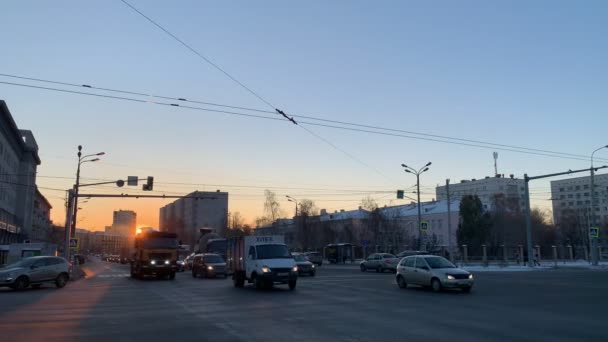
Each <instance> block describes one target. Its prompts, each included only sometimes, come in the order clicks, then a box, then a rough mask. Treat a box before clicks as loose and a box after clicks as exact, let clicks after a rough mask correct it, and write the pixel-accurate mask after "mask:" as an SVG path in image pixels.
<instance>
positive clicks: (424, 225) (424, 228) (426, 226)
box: [420, 221, 429, 232]
mask: <svg viewBox="0 0 608 342" xmlns="http://www.w3.org/2000/svg"><path fill="white" fill-rule="evenodd" d="M420 230H422V231H423V232H426V231H427V230H429V221H420Z"/></svg>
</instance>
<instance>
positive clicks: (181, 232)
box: [159, 190, 228, 246]
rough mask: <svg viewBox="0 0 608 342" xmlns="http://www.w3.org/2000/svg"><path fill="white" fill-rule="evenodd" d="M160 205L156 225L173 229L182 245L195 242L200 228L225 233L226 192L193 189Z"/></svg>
mask: <svg viewBox="0 0 608 342" xmlns="http://www.w3.org/2000/svg"><path fill="white" fill-rule="evenodd" d="M188 196H190V197H199V199H196V198H180V199H178V200H177V201H174V202H173V203H170V204H167V205H166V206H164V207H162V208H160V219H159V226H160V227H159V228H160V230H161V231H166V232H172V233H176V234H177V235H178V239H180V240H181V242H182V244H185V245H191V246H194V245H196V242H197V241H198V238H199V229H200V228H211V229H213V230H214V232H215V233H217V234H220V235H222V236H223V235H224V234H225V231H226V226H227V223H228V193H227V192H220V191H219V190H218V191H217V192H203V191H195V192H193V193H190V194H189V195H188Z"/></svg>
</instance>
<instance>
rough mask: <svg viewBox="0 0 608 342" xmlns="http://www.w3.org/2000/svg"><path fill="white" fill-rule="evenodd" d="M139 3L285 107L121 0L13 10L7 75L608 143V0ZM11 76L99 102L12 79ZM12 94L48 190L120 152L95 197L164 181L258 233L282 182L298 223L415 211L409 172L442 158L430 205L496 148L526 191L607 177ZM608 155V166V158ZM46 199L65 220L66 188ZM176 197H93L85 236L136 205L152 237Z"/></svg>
mask: <svg viewBox="0 0 608 342" xmlns="http://www.w3.org/2000/svg"><path fill="white" fill-rule="evenodd" d="M128 2H129V3H131V4H132V5H133V6H135V7H137V8H138V9H139V10H140V11H142V12H143V13H145V14H146V15H147V16H149V17H151V18H153V19H154V20H155V21H157V22H158V23H159V24H161V25H162V26H164V27H165V28H166V29H167V30H169V31H171V32H172V33H173V34H174V35H176V36H177V37H179V38H180V39H182V40H183V41H184V42H187V44H189V45H190V46H191V47H193V48H194V49H196V50H197V51H198V52H199V53H201V54H202V55H203V56H205V57H206V58H207V59H209V60H210V61H212V62H213V63H215V64H216V65H218V66H220V67H221V68H222V69H223V70H225V71H226V72H227V73H228V74H230V75H232V77H234V78H235V79H237V80H238V81H239V82H241V83H242V84H244V85H246V87H248V88H249V89H251V90H252V91H253V92H255V93H256V94H258V95H259V96H260V97H262V98H263V99H264V100H265V101H266V102H268V103H269V104H271V105H272V107H270V106H268V104H267V103H264V102H263V101H261V100H260V99H258V98H257V97H256V96H254V95H252V94H251V93H250V92H249V91H247V90H246V89H244V88H243V87H241V86H240V85H238V84H237V83H236V82H234V81H233V80H231V79H230V78H228V77H227V76H226V75H225V74H223V73H222V72H220V71H218V70H217V69H215V68H214V67H213V66H211V65H210V64H208V63H207V62H205V61H204V60H203V59H202V58H200V57H198V56H197V55H195V54H193V53H192V52H191V51H189V50H188V49H186V48H185V47H184V46H182V45H180V44H179V43H178V42H176V41H175V40H173V39H172V38H171V37H169V36H168V35H166V34H165V33H164V32H162V31H161V30H160V29H158V28H157V27H155V26H153V25H152V24H151V23H150V22H148V21H146V20H145V19H144V18H143V17H141V16H140V15H138V14H137V13H136V12H134V11H133V10H132V9H130V8H129V7H127V6H126V5H125V4H124V3H122V2H121V1H119V0H115V1H101V0H96V1H86V2H83V1H75V0H74V1H67V0H58V1H52V2H51V1H33V0H20V1H6V2H4V3H3V5H2V11H1V12H0V19H1V20H0V39H1V41H2V42H3V44H2V46H3V52H2V53H1V54H0V74H5V75H7V74H8V75H17V76H24V77H31V78H39V79H45V80H53V81H60V82H68V83H74V84H88V85H92V86H96V87H103V88H111V89H121V90H128V91H133V92H138V93H144V94H155V95H162V96H168V97H175V98H185V99H189V100H197V101H203V102H211V103H220V104H226V105H230V106H239V107H247V108H254V109H259V110H271V109H272V108H273V107H274V108H279V109H281V110H284V111H285V112H286V113H288V114H290V115H296V116H298V115H299V116H311V117H316V118H323V119H327V120H336V121H343V122H351V123H359V124H365V125H371V126H381V127H387V128H391V129H399V130H405V131H410V132H418V133H425V134H434V135H442V136H449V137H456V138H461V139H469V140H477V141H485V142H492V143H496V144H505V145H516V146H523V147H528V148H535V149H543V150H551V151H559V152H563V153H571V154H576V155H584V156H589V155H590V154H591V151H593V150H594V149H596V148H598V147H600V146H602V145H606V144H608V137H606V128H607V127H608V115H606V108H607V107H608V97H607V96H606V89H607V83H608V40H606V37H607V36H608V25H606V20H607V18H608V3H607V2H605V1H585V2H575V1H534V2H529V1H493V2H488V1H459V2H454V1H424V2H421V1H377V2H368V1H306V2H286V1H260V2H253V1H170V2H169V1H143V0H128ZM0 82H12V83H19V84H28V85H36V86H46V87H55V88H61V89H69V90H75V91H89V92H93V90H91V89H87V88H70V87H67V86H63V85H57V84H54V85H53V84H44V83H39V82H34V81H27V80H21V79H15V78H10V77H7V76H0ZM94 92H95V93H96V94H105V95H114V96H125V97H131V98H137V99H145V100H150V98H148V97H138V96H135V95H125V94H118V93H113V94H112V93H108V92H102V91H94ZM0 99H2V100H4V101H6V103H7V105H8V107H9V109H10V111H11V113H12V115H13V117H14V119H15V121H16V123H17V125H18V126H19V127H20V128H21V129H29V130H32V131H33V133H34V135H35V137H36V140H37V142H38V144H39V147H40V157H41V159H42V164H41V165H40V166H39V168H38V178H37V183H38V185H39V186H40V187H46V188H55V189H67V188H70V187H71V184H73V183H74V177H75V172H76V164H77V159H76V152H77V150H76V147H77V146H78V145H82V146H83V152H84V153H85V154H91V153H97V152H101V151H103V152H105V155H104V156H102V157H101V160H100V161H99V162H96V163H86V164H84V165H83V167H82V171H81V176H82V177H83V180H82V182H83V183H86V182H96V181H97V179H102V180H116V179H126V177H127V176H129V175H131V176H139V177H146V176H154V179H155V186H154V193H155V194H162V193H166V194H186V193H188V192H191V191H194V190H201V191H203V190H208V191H215V190H222V191H228V192H229V193H230V201H229V210H230V211H231V212H240V213H241V214H242V215H243V216H244V217H245V218H246V220H248V221H249V222H253V220H254V218H255V217H258V216H262V215H263V200H264V197H263V195H264V189H266V188H269V189H271V190H273V191H274V192H275V193H276V195H277V198H279V199H280V203H281V208H282V209H283V211H284V215H285V216H291V215H292V214H293V210H294V205H293V203H290V202H287V201H286V198H285V196H286V195H290V196H292V197H295V198H297V199H298V200H301V199H304V198H309V199H312V200H314V201H315V203H316V205H317V207H319V208H325V209H328V210H339V209H347V210H348V209H356V208H357V206H358V205H359V203H360V202H361V199H362V198H363V197H365V196H368V195H369V196H371V197H372V198H375V199H376V200H377V201H378V203H379V204H380V205H390V204H403V203H409V200H397V199H396V198H395V191H396V190H397V189H406V190H407V191H408V193H409V195H410V196H414V194H412V193H411V192H412V190H413V188H412V186H413V185H414V184H415V183H416V180H415V177H413V176H412V175H410V174H406V173H404V172H403V169H402V168H401V166H400V165H401V164H402V163H405V164H408V165H411V166H414V167H421V166H423V165H424V164H426V163H427V162H428V161H431V162H432V163H433V164H432V165H431V167H430V170H429V171H428V172H427V173H425V174H423V175H422V177H421V185H422V189H421V195H422V199H423V200H431V199H432V198H434V197H435V194H434V187H435V186H436V185H438V184H444V183H445V180H446V179H447V178H450V179H451V180H452V182H454V181H456V182H457V181H459V180H461V179H471V178H482V177H484V176H491V175H492V174H493V173H494V166H493V157H492V152H494V151H496V152H498V153H499V157H498V171H499V173H503V174H505V175H508V174H514V175H515V177H518V178H521V177H523V175H524V173H527V174H528V175H531V176H533V175H539V174H546V173H554V172H561V171H566V170H568V169H573V170H574V169H579V168H585V167H589V161H588V160H574V159H566V158H556V157H549V156H541V155H534V154H524V153H517V152H512V151H504V150H498V149H492V148H479V147H474V146H463V145H455V144H446V143H441V142H437V141H428V140H420V139H411V138H405V137H395V136H387V135H377V134H370V133H366V132H356V131H347V130H337V129H332V128H328V127H320V126H311V125H306V124H300V125H299V126H296V125H293V124H291V123H290V122H288V121H286V120H264V119H259V118H251V117H239V116H234V115H226V114H222V113H217V112H205V111H201V110H191V109H185V108H177V107H173V106H159V105H154V104H150V103H141V102H133V101H124V100H117V99H109V98H100V97H93V96H85V95H77V94H70V93H61V92H56V91H48V90H42V89H32V88H25V87H19V86H14V85H6V84H0ZM159 101H161V100H159ZM161 102H167V103H174V102H175V101H170V100H162V101H161ZM191 105H193V106H197V107H206V108H214V109H221V108H219V107H211V106H207V105H201V104H191ZM224 110H225V109H224ZM233 111H237V110H233ZM241 112H242V111H241ZM248 113H253V112H248ZM257 114H258V115H265V116H271V117H276V118H279V117H278V116H273V114H268V113H259V112H258V113H257ZM296 120H303V121H309V122H310V120H305V119H302V118H296ZM393 133H394V132H393ZM399 134H403V133H399ZM596 158H600V159H601V158H604V160H603V161H602V160H599V161H598V162H596V164H601V163H602V162H605V163H608V150H603V151H600V152H598V153H596ZM600 172H602V171H600ZM170 183H182V184H170ZM83 189H84V188H83ZM87 190H89V191H91V192H93V191H94V192H95V193H112V194H118V193H141V191H136V190H135V188H127V187H124V188H117V187H115V186H112V185H108V186H103V187H89V188H87ZM41 192H42V193H43V194H44V195H45V196H47V198H48V199H49V200H50V202H51V204H52V205H53V211H52V219H53V221H54V222H55V223H58V224H62V223H63V221H64V219H65V210H64V206H63V204H64V197H65V193H64V192H62V191H54V190H46V189H42V190H41ZM81 192H83V191H82V190H81ZM550 196H551V194H550V188H549V180H546V181H537V182H534V183H531V198H532V205H533V206H535V207H540V208H542V209H548V208H550V206H551V201H550ZM169 202H170V200H143V199H140V200H134V199H128V200H124V199H120V200H119V199H97V198H96V199H91V200H89V201H88V202H87V203H82V204H81V205H80V206H81V207H82V209H81V210H80V211H79V219H81V221H79V223H78V226H79V227H83V228H88V229H92V230H102V229H103V228H104V226H106V225H110V224H111V221H112V211H114V210H118V209H130V210H135V211H136V212H137V214H138V223H139V224H140V225H145V226H153V227H154V226H157V225H158V217H159V213H158V209H159V207H161V206H163V205H166V204H168V203H169Z"/></svg>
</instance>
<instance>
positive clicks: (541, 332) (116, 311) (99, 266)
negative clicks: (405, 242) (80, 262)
mask: <svg viewBox="0 0 608 342" xmlns="http://www.w3.org/2000/svg"><path fill="white" fill-rule="evenodd" d="M86 271H87V274H88V277H87V278H86V279H83V280H80V281H77V282H74V283H70V284H69V285H68V286H67V287H65V288H64V289H56V288H54V287H52V286H45V287H43V288H41V289H28V290H26V291H23V292H14V291H12V290H10V289H0V339H1V340H2V341H42V340H44V341H54V340H62V341H75V340H78V341H112V342H116V341H180V342H181V341H245V340H247V341H261V340H264V341H278V342H282V341H289V342H296V341H308V342H311V341H463V340H469V341H534V342H538V341H551V342H555V341H598V342H599V341H602V342H605V341H608V325H606V312H607V309H608V291H607V290H608V272H606V271H597V270H555V271H553V270H551V271H539V272H510V273H499V272H492V273H477V274H475V276H476V285H475V287H474V288H473V291H472V292H471V293H470V294H464V293H460V292H457V291H453V292H445V293H432V292H431V291H429V290H426V289H421V288H408V289H405V290H403V289H399V288H398V287H397V286H396V284H395V282H394V275H393V274H389V273H386V274H378V273H375V272H369V273H361V272H360V271H359V270H358V269H356V268H353V267H348V266H345V267H342V266H333V267H328V266H323V267H321V268H320V269H319V271H318V273H317V276H316V277H314V278H311V277H302V278H300V279H299V281H298V287H297V289H296V290H295V291H293V292H292V291H289V290H288V289H287V287H286V286H277V287H276V288H275V289H273V290H270V291H257V290H255V289H254V288H253V287H251V286H249V287H246V288H244V289H237V288H234V287H233V286H232V282H231V280H230V279H226V280H224V279H198V278H197V279H193V278H192V277H191V275H190V274H189V273H179V274H178V276H177V277H176V279H175V280H174V281H170V280H144V281H142V280H134V279H130V278H129V277H128V267H127V266H125V265H117V264H109V263H105V262H101V261H98V262H90V263H88V264H87V265H86Z"/></svg>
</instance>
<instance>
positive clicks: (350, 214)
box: [319, 209, 369, 221]
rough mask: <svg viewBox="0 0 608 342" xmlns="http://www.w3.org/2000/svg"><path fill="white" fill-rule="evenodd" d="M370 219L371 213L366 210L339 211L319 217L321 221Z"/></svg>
mask: <svg viewBox="0 0 608 342" xmlns="http://www.w3.org/2000/svg"><path fill="white" fill-rule="evenodd" d="M368 217H369V211H367V210H364V209H356V210H348V211H339V212H334V213H326V214H323V215H320V216H319V219H320V221H333V220H348V219H366V218H368Z"/></svg>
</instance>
